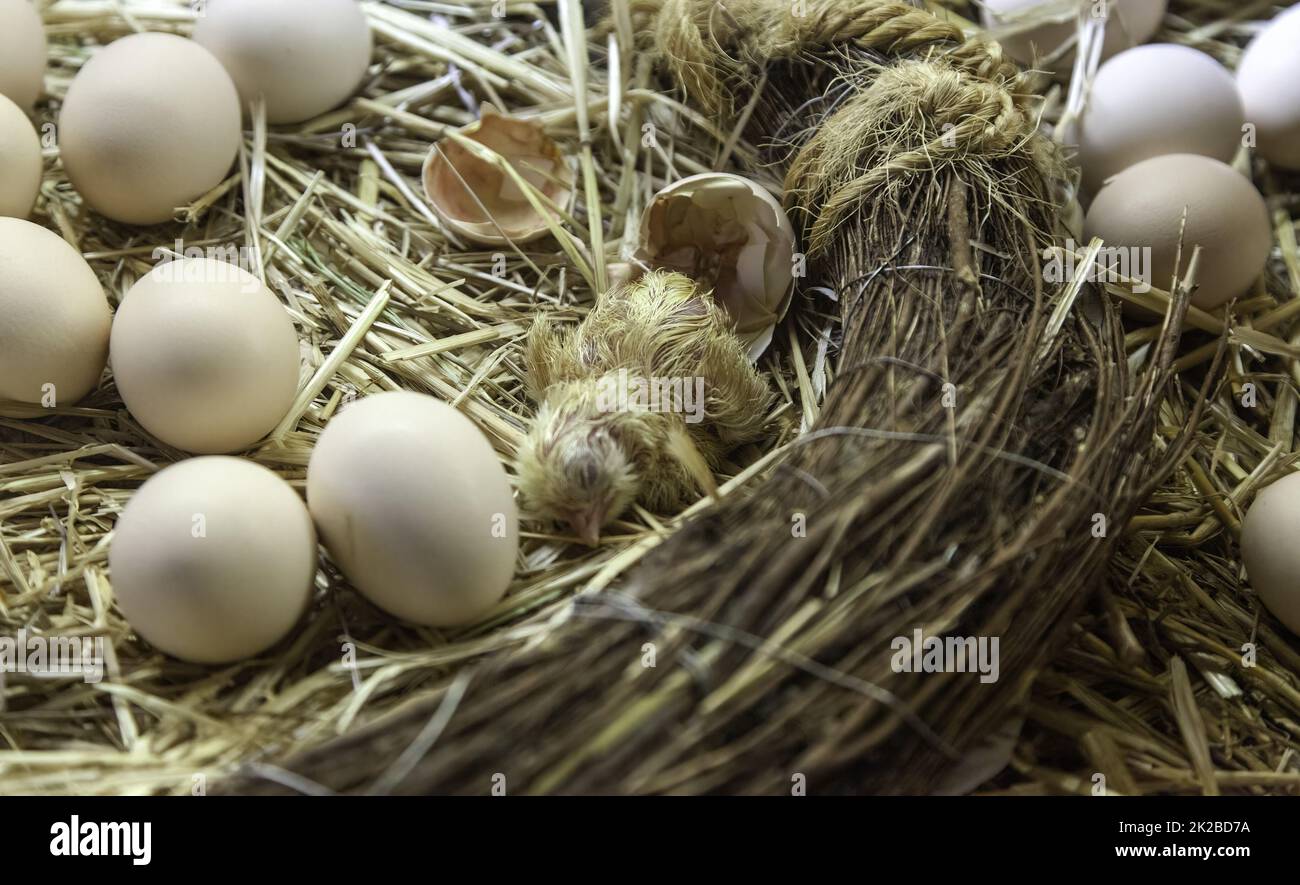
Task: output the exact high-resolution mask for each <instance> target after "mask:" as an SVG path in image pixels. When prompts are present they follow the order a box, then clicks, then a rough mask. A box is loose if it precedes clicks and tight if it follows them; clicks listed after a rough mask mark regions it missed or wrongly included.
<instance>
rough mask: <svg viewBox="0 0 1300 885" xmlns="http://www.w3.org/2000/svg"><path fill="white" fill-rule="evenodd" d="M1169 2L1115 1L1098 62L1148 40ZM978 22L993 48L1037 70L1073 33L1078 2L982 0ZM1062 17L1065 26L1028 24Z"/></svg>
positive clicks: (1065, 61)
mask: <svg viewBox="0 0 1300 885" xmlns="http://www.w3.org/2000/svg"><path fill="white" fill-rule="evenodd" d="M1168 5H1169V4H1168V0H1115V2H1112V3H1110V4H1109V5H1108V7H1107V13H1108V14H1107V19H1106V35H1105V37H1104V38H1103V40H1102V49H1101V57H1102V58H1103V59H1106V58H1110V57H1111V56H1112V55H1114V54H1116V53H1117V52H1122V51H1124V50H1125V49H1130V48H1132V47H1134V46H1137V45H1138V44H1139V43H1145V42H1146V41H1147V40H1150V39H1151V37H1152V35H1153V34H1155V32H1156V31H1157V30H1159V28H1160V22H1161V20H1162V19H1163V18H1164V16H1165V10H1166V8H1167V7H1168ZM979 6H980V18H981V20H982V21H983V23H984V27H986V28H989V29H992V30H994V31H995V34H994V36H995V37H996V38H997V41H998V43H1000V44H1001V45H1002V48H1003V49H1005V50H1006V52H1007V55H1009V56H1011V57H1012V58H1014V59H1015V60H1016V61H1018V62H1020V63H1021V64H1025V65H1035V66H1039V67H1041V65H1042V63H1043V59H1046V58H1047V57H1049V56H1051V55H1053V54H1055V53H1056V52H1057V50H1059V49H1060V48H1061V47H1063V46H1064V45H1065V44H1066V43H1067V42H1069V41H1072V40H1073V39H1074V38H1075V34H1076V33H1077V32H1078V25H1077V15H1078V12H1077V11H1078V8H1079V4H1078V3H1077V0H1064V2H1062V0H1056V2H1053V0H983V2H982V3H980V4H979ZM1100 8H1101V6H1100V4H1098V3H1095V2H1090V3H1088V6H1087V9H1088V10H1089V11H1092V10H1097V9H1100ZM1062 15H1064V16H1066V20H1065V21H1059V20H1058V21H1043V22H1041V23H1038V24H1028V22H1030V21H1038V19H1039V18H1057V19H1059V18H1060V17H1061V16H1062ZM1073 58H1074V51H1073V50H1071V51H1070V52H1068V53H1067V54H1065V55H1064V56H1063V57H1062V59H1061V60H1060V61H1059V62H1058V63H1057V65H1056V66H1057V68H1058V69H1060V68H1065V67H1068V65H1069V64H1071V63H1072V60H1073Z"/></svg>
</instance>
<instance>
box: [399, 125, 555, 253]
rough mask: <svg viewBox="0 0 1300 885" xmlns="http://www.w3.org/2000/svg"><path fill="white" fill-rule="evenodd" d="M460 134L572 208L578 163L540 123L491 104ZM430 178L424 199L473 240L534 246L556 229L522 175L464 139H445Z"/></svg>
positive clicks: (436, 149) (428, 168) (428, 167)
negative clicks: (522, 183) (532, 199)
mask: <svg viewBox="0 0 1300 885" xmlns="http://www.w3.org/2000/svg"><path fill="white" fill-rule="evenodd" d="M459 137H460V138H461V139H464V140H467V141H469V142H471V143H472V144H477V145H482V146H483V147H484V148H488V149H490V150H491V151H495V152H496V154H497V155H498V156H499V157H500V158H501V159H502V160H504V161H505V162H506V163H508V164H509V165H510V167H511V169H513V170H514V172H515V173H517V174H518V175H519V177H520V178H522V179H523V180H524V181H525V182H527V183H528V184H530V185H532V187H533V188H534V189H535V190H536V191H538V192H540V193H541V194H542V195H543V196H544V197H546V199H547V200H549V201H550V202H551V203H552V204H554V205H556V206H559V207H564V205H565V204H566V203H568V201H569V195H570V194H571V193H572V192H573V185H574V180H575V173H574V170H573V166H572V164H570V163H569V161H568V159H566V158H565V156H564V154H563V153H562V152H561V151H560V148H559V146H558V145H557V144H556V143H555V142H554V141H552V140H551V138H550V137H549V136H548V135H547V134H546V132H545V131H544V130H543V128H542V125H541V124H540V123H538V122H536V121H533V120H522V119H519V118H517V117H511V116H508V115H506V114H502V113H501V112H499V111H498V110H496V108H494V107H492V106H491V105H484V106H483V111H482V117H481V118H480V119H479V120H478V121H477V122H475V123H471V124H470V125H469V126H466V127H465V128H464V129H462V130H461V131H460V133H459ZM423 178H424V195H425V197H427V198H428V200H429V205H430V206H431V207H432V208H433V212H434V214H435V215H436V216H437V217H438V220H439V221H440V222H441V223H442V224H443V225H444V226H445V227H447V228H448V229H449V230H450V231H451V232H452V233H453V234H455V235H457V236H460V237H463V238H464V239H466V240H470V241H471V242H474V243H479V244H482V245H485V246H501V245H505V244H508V243H528V242H531V241H533V240H536V239H539V238H540V237H543V236H545V235H546V234H547V233H549V232H550V226H549V225H548V224H547V217H546V215H544V214H543V212H541V211H538V209H537V208H536V207H535V206H534V205H533V204H532V202H530V201H529V199H528V195H527V194H525V193H524V191H523V189H522V188H521V187H520V186H519V182H518V181H516V180H515V178H514V176H512V175H510V174H509V173H508V172H507V171H506V170H504V169H502V168H501V166H500V165H499V164H498V163H496V162H493V161H492V160H491V159H487V158H485V157H484V156H480V154H479V153H477V152H476V151H475V149H474V148H473V147H470V146H467V145H466V144H464V143H462V141H460V140H458V139H457V138H452V137H447V138H444V139H442V140H441V141H439V142H437V143H436V144H435V145H434V146H433V147H432V148H431V149H430V151H429V156H428V157H427V158H426V159H425V161H424V172H423ZM541 202H542V206H543V209H545V201H541ZM546 211H549V210H546Z"/></svg>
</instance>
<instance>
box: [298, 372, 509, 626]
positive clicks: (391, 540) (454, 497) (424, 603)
mask: <svg viewBox="0 0 1300 885" xmlns="http://www.w3.org/2000/svg"><path fill="white" fill-rule="evenodd" d="M307 505H308V507H309V508H310V509H311V514H312V516H313V517H314V518H315V520H316V525H317V527H318V528H319V529H320V533H321V538H322V539H323V540H324V543H325V547H326V549H328V550H329V553H330V556H331V557H332V558H333V559H334V561H335V562H336V563H338V566H339V568H340V569H342V570H343V573H344V574H345V575H346V576H347V578H348V580H349V581H351V582H352V584H353V585H354V586H356V588H357V589H358V590H359V591H361V593H362V594H363V595H364V596H366V597H367V598H369V599H370V601H371V602H373V603H375V604H376V605H378V606H379V607H380V608H382V609H384V610H386V611H388V612H389V613H391V614H394V615H396V616H397V617H399V618H403V619H404V620H407V621H412V622H414V623H417V624H430V625H433V626H439V627H451V626H457V625H461V624H467V623H471V622H473V621H475V620H476V619H478V618H480V617H482V616H483V615H484V614H486V613H487V612H488V611H489V610H490V609H491V608H492V606H494V605H495V604H496V603H497V602H498V601H499V600H500V599H501V597H502V596H503V595H504V594H505V591H506V588H507V586H508V585H509V583H510V579H511V576H512V575H513V574H514V568H515V554H516V551H517V550H518V547H519V529H518V514H517V512H516V509H515V502H514V497H513V495H512V494H511V490H510V482H509V481H508V479H507V478H506V472H505V469H504V468H503V467H502V466H501V461H500V459H499V458H498V457H497V455H496V453H495V452H494V451H493V450H492V445H491V444H490V443H489V442H488V440H487V438H486V437H485V436H484V435H483V433H482V432H481V431H480V430H479V429H478V428H477V427H476V426H475V425H474V423H473V422H472V421H470V420H469V419H468V418H466V417H465V416H464V415H462V414H461V413H460V412H458V411H456V410H455V409H453V408H452V407H451V406H449V405H447V404H446V403H443V402H441V401H440V400H437V399H434V398H433V397H431V396H424V395H423V394H419V393H407V392H392V393H381V394H377V395H374V396H369V397H366V398H365V399H362V400H358V401H357V402H354V403H352V404H350V405H348V406H346V407H345V408H344V409H343V411H341V412H340V413H339V414H338V415H336V416H335V417H334V418H332V419H331V420H330V422H329V423H328V424H327V425H326V426H325V431H324V432H323V433H322V434H321V436H320V439H319V441H317V443H316V448H315V450H314V451H313V452H312V455H311V462H310V464H309V465H308V468H307Z"/></svg>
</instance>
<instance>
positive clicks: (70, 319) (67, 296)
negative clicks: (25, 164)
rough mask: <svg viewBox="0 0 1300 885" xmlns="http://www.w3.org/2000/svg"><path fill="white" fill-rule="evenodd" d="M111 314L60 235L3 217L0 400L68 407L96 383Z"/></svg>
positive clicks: (77, 255) (96, 282)
mask: <svg viewBox="0 0 1300 885" xmlns="http://www.w3.org/2000/svg"><path fill="white" fill-rule="evenodd" d="M111 322H112V314H111V312H110V311H109V307H108V300H107V299H106V298H105V297H104V290H103V288H102V287H101V286H100V285H99V280H98V279H97V278H96V277H95V272H94V271H93V270H91V269H90V265H88V264H86V261H85V259H83V258H82V257H81V254H80V253H79V252H77V250H76V249H74V248H72V247H71V246H69V245H68V243H67V241H65V240H64V239H63V238H62V237H60V236H59V235H58V234H55V233H52V232H50V231H48V230H46V229H45V228H43V227H41V226H40V225H37V224H32V223H31V222H28V221H23V220H22V219H19V218H0V399H8V400H17V401H18V402H24V403H41V404H43V405H46V406H68V405H72V404H73V403H75V402H76V401H77V400H79V399H81V398H82V397H83V396H85V395H86V394H87V393H89V392H90V391H91V390H92V389H93V388H94V387H95V385H97V384H98V383H99V376H100V375H101V374H103V371H104V361H105V360H106V359H107V358H108V336H109V325H110V324H111Z"/></svg>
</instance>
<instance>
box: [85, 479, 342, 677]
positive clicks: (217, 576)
mask: <svg viewBox="0 0 1300 885" xmlns="http://www.w3.org/2000/svg"><path fill="white" fill-rule="evenodd" d="M108 561H109V568H110V578H111V580H112V584H113V593H114V596H115V597H116V599H117V604H118V606H119V607H120V608H121V609H122V613H123V614H124V615H125V616H126V619H127V621H128V622H129V623H130V624H131V628H132V629H133V630H134V631H135V632H136V634H137V635H139V636H140V637H142V638H144V639H146V640H148V641H149V642H150V643H151V644H152V645H154V646H155V647H157V648H158V649H160V650H161V651H163V652H166V653H167V654H169V655H172V656H174V657H178V658H182V659H184V660H187V661H195V662H198V663H203V664H220V663H226V662H228V661H237V660H239V659H241V658H246V657H250V656H252V655H256V654H258V653H259V652H262V651H265V650H266V649H267V648H270V647H271V646H272V645H274V644H275V643H277V642H279V641H280V640H281V639H282V638H284V636H285V635H287V634H288V632H289V631H290V630H291V629H292V628H293V626H294V625H295V624H296V623H297V622H298V620H299V619H300V618H301V617H302V614H303V612H304V611H306V609H307V605H308V603H309V602H310V600H311V590H312V582H313V580H314V578H315V575H316V532H315V529H314V528H313V527H312V522H311V516H310V515H309V514H308V513H307V508H306V507H305V506H303V503H302V499H301V498H299V497H298V494H297V492H295V491H294V490H293V489H292V488H291V487H290V486H289V484H288V483H286V482H285V481H284V480H282V479H280V478H279V477H278V476H276V475H275V474H274V473H272V472H271V471H270V470H267V469H266V468H265V467H262V466H260V465H258V464H254V463H252V462H251V461H243V460H240V459H239V458H227V457H221V456H212V457H205V458H191V459H189V460H188V461H181V462H179V463H177V464H173V465H171V466H170V467H167V468H165V469H164V470H162V471H161V472H159V473H157V474H155V475H154V476H152V477H150V479H149V480H148V481H147V482H146V483H145V484H144V485H142V486H141V487H140V488H139V489H138V490H137V491H136V492H135V494H134V495H132V496H131V499H130V501H128V502H127V505H126V508H125V509H124V510H123V511H122V515H121V516H120V517H119V518H118V520H117V526H116V528H115V529H114V532H113V542H112V546H111V547H110V548H109V554H108Z"/></svg>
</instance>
